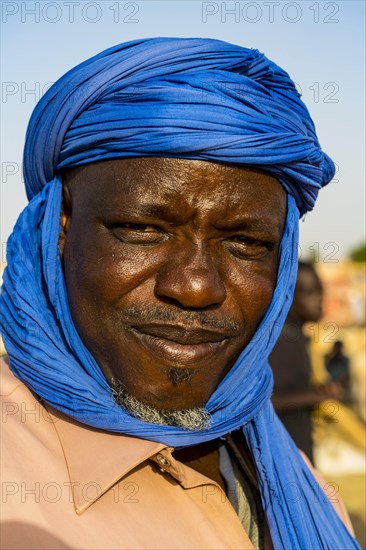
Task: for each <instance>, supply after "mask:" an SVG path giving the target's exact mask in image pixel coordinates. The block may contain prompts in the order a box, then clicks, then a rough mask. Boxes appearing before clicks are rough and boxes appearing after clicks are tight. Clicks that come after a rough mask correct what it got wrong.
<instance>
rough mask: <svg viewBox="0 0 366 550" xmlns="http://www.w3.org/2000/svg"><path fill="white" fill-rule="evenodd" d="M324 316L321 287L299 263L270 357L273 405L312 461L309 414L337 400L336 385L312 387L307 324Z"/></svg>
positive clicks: (314, 275) (305, 265) (311, 270)
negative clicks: (288, 302) (306, 331)
mask: <svg viewBox="0 0 366 550" xmlns="http://www.w3.org/2000/svg"><path fill="white" fill-rule="evenodd" d="M322 315H323V286H322V283H321V280H320V279H319V277H318V275H317V273H316V271H315V269H314V267H313V265H312V264H310V263H306V262H301V261H300V262H299V268H298V274H297V281H296V288H295V293H294V298H293V302H292V306H291V308H290V311H289V314H288V316H287V319H286V321H285V324H284V326H283V329H282V332H281V334H280V337H279V338H278V340H277V343H276V345H275V347H274V349H273V351H272V353H271V355H270V356H269V362H270V365H271V367H272V370H273V374H274V395H273V399H272V401H273V404H274V407H275V409H276V412H277V414H278V416H279V418H280V419H281V421H282V422H283V424H284V425H285V427H286V429H287V431H288V432H289V434H290V435H291V437H292V439H293V440H294V442H295V443H296V445H297V446H298V447H299V448H300V449H301V450H302V451H304V453H306V454H307V456H308V457H309V458H310V460H311V461H313V441H312V419H311V417H312V410H313V407H314V406H315V405H317V404H318V403H320V402H321V401H323V400H325V399H329V397H335V396H338V394H339V391H338V385H334V384H329V385H326V386H318V387H314V386H312V385H311V381H310V379H311V361H310V356H309V352H308V339H307V337H306V336H305V335H304V333H303V326H304V324H305V323H307V322H317V321H319V320H320V319H321V317H322Z"/></svg>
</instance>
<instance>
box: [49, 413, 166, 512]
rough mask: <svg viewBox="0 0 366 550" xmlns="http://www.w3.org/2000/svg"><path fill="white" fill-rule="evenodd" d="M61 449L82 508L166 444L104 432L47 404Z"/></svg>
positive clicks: (76, 502)
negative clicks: (77, 420)
mask: <svg viewBox="0 0 366 550" xmlns="http://www.w3.org/2000/svg"><path fill="white" fill-rule="evenodd" d="M46 408H47V410H48V412H49V413H50V415H51V417H52V420H53V422H54V425H55V429H56V432H57V435H58V438H59V440H60V444H61V447H62V449H63V453H64V457H65V461H66V464H67V469H68V473H69V479H70V484H71V490H72V494H73V501H74V507H75V511H76V513H77V514H81V513H82V512H84V511H85V510H86V509H87V508H88V507H89V506H91V505H92V504H93V503H94V502H95V501H96V500H97V499H98V498H99V497H100V496H102V495H103V494H104V493H105V492H106V491H108V489H110V488H111V487H112V486H113V485H114V484H115V483H117V482H118V481H119V480H120V479H121V478H123V477H124V476H125V475H126V474H127V473H128V472H130V471H131V470H132V469H133V468H135V467H136V466H138V465H139V464H141V463H142V462H144V461H145V460H147V459H149V458H151V457H152V456H153V455H155V454H156V453H158V452H159V451H161V450H162V449H165V448H167V446H166V445H164V444H163V443H157V442H155V441H149V440H145V439H139V438H136V437H130V436H126V435H123V434H115V433H109V432H104V431H101V430H98V429H95V428H92V427H90V426H86V425H84V424H80V423H79V422H76V421H75V420H73V419H70V418H69V417H67V416H66V415H64V414H63V413H61V412H59V411H56V410H55V409H54V408H53V407H51V406H49V405H46Z"/></svg>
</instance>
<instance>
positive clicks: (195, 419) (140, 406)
mask: <svg viewBox="0 0 366 550" xmlns="http://www.w3.org/2000/svg"><path fill="white" fill-rule="evenodd" d="M111 388H112V393H113V396H114V399H115V401H116V403H117V405H119V406H120V407H122V408H123V409H125V410H126V411H127V412H128V413H130V414H131V415H132V416H134V417H135V418H138V419H139V420H142V421H143V422H149V423H150V424H160V425H162V426H178V427H179V428H183V429H185V430H191V431H194V432H198V431H201V430H205V429H208V428H209V427H210V426H211V415H210V413H209V412H207V410H206V409H205V408H204V407H193V408H191V409H178V410H175V411H174V410H173V411H169V410H159V409H156V408H155V407H152V406H151V405H148V404H147V403H143V402H142V401H139V400H138V399H136V397H134V396H133V395H131V394H129V393H128V392H127V391H126V389H125V388H124V386H123V384H121V382H116V381H114V382H113V383H112V384H111Z"/></svg>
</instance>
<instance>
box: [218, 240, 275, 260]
mask: <svg viewBox="0 0 366 550" xmlns="http://www.w3.org/2000/svg"><path fill="white" fill-rule="evenodd" d="M228 242H229V247H230V249H231V250H232V251H233V252H234V253H235V254H237V255H240V256H242V257H248V258H261V257H262V256H265V255H266V254H267V253H268V252H269V251H272V250H274V248H275V245H274V244H273V243H270V242H267V241H262V240H259V239H254V238H252V237H246V236H245V235H235V236H234V237H231V238H230V239H228Z"/></svg>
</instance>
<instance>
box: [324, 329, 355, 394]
mask: <svg viewBox="0 0 366 550" xmlns="http://www.w3.org/2000/svg"><path fill="white" fill-rule="evenodd" d="M343 349H344V346H343V342H342V341H341V340H336V341H335V342H334V344H333V346H332V348H331V350H330V352H329V353H327V354H326V355H325V358H324V359H325V368H326V370H327V371H328V374H329V377H330V381H332V382H335V383H337V384H339V385H340V386H341V388H342V390H343V402H344V403H347V404H351V402H352V395H351V384H350V382H351V377H350V359H349V357H348V356H347V355H345V354H344V352H343Z"/></svg>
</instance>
